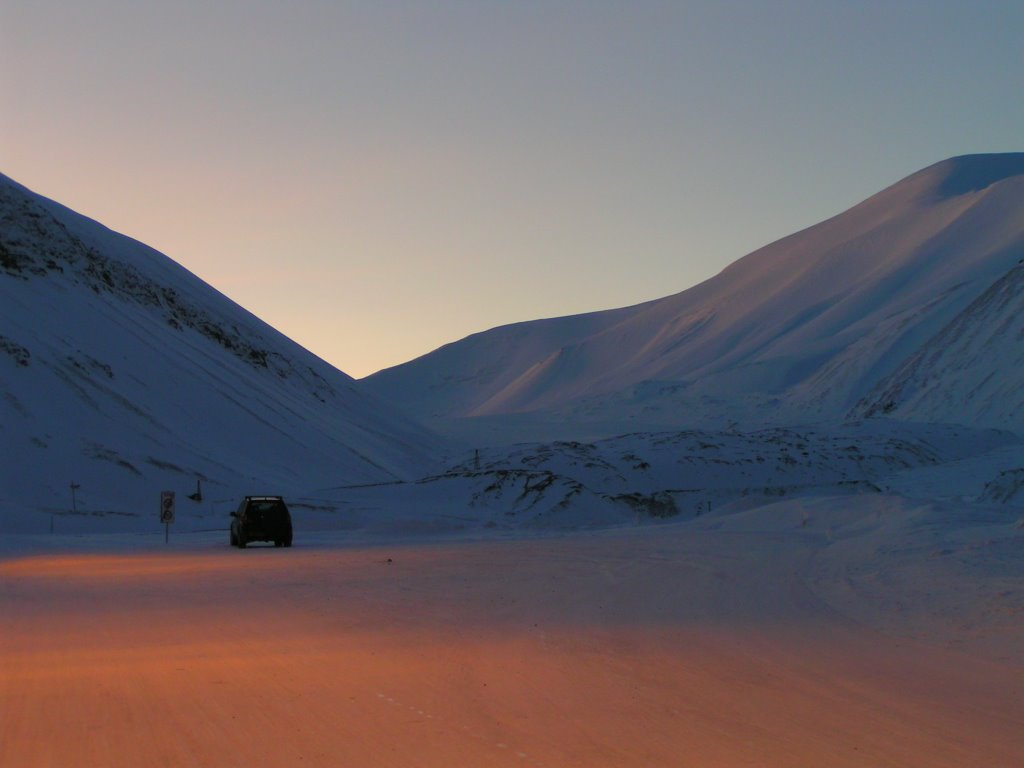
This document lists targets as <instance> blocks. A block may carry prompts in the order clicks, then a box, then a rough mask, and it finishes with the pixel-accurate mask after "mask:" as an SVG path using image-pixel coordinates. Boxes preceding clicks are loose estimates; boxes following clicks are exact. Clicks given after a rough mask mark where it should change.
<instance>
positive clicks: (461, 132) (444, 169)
mask: <svg viewBox="0 0 1024 768" xmlns="http://www.w3.org/2000/svg"><path fill="white" fill-rule="evenodd" d="M1022 40H1024V3H1021V2H1019V0H1013V1H1012V2H985V1H984V0H983V1H982V2H973V3H967V2H943V1H941V0H930V1H927V2H926V1H924V0H921V1H915V2H899V1H896V2H874V1H872V0H868V1H867V2H856V3H854V2H827V1H822V0H802V1H797V0H779V1H778V2H729V1H728V0H726V1H724V2H711V1H710V0H708V1H707V2H642V1H637V2H600V1H599V0H586V1H583V0H576V1H569V2H528V1H524V2H512V1H505V2H498V1H497V0H491V1H489V2H488V1H483V0H481V1H480V2H450V1H446V0H440V1H434V2H429V3H425V2H388V1H387V0H382V1H381V2H365V3H349V2H337V1H331V2H328V1H327V0H322V1H318V2H314V1H310V0H297V1H296V2H289V3H284V2H259V1H258V0H247V1H246V2H238V1H234V0H230V1H228V2H213V3H210V2H208V1H207V0H204V1H203V2H197V1H196V0H179V1H178V2H174V3H170V2H160V3H153V2H145V0H143V1H141V2H140V1H134V2H128V1H127V0H109V1H107V2H101V1H100V0H96V1H95V2H93V1H89V2H74V1H72V2H68V0H62V1H61V2H53V1H52V0H31V1H28V0H3V2H2V4H0V171H2V172H3V173H6V174H7V175H9V176H11V177H12V178H14V179H15V180H17V181H19V182H21V183H22V184H25V185H26V186H28V187H30V188H32V189H34V190H35V191H37V192H39V193H41V194H44V195H46V196H48V197H52V198H54V199H56V200H58V201H60V202H62V203H64V204H65V205H68V206H70V207H72V208H74V209H76V210H78V211H80V212H82V213H84V214H86V215H88V216H91V217H93V218H95V219H98V220H99V221H101V222H103V223H104V224H106V225H108V226H110V227H112V228H113V229H116V230H118V231H121V232H124V233H125V234H128V235H131V236H132V237H135V238H138V239H139V240H142V241H143V242H145V243H147V244H149V245H152V246H153V247H155V248H157V249H159V250H161V251H163V252H164V253H166V254H167V255H169V256H170V257H171V258H173V259H175V260H176V261H178V262H180V263H182V264H184V265H185V266H186V267H188V268H189V269H190V270H192V271H193V272H195V273H196V274H198V275H199V276H200V277H202V278H203V279H205V280H207V281H208V282H210V283H211V284H213V285H214V286H215V287H217V288H218V289H220V290H221V291H223V292H224V293H226V294H227V295H228V296H230V297H231V298H233V299H235V300H236V301H238V302H239V303H241V304H242V305H243V306H245V307H247V308H248V309H250V310H252V311H253V312H254V313H256V314H257V315H259V316H260V317H262V318H263V319H264V320H266V321H267V322H269V323H271V324H272V325H274V326H276V327H277V328H279V329H280V330H281V331H283V332H284V333H286V334H288V335H289V336H291V337H292V338H294V339H295V340H297V341H298V342H300V343H301V344H303V345H304V346H306V347H308V348H310V349H311V350H313V351H314V352H316V353H317V354H319V355H320V356H322V357H324V358H325V359H327V360H328V361H330V362H332V363H333V364H335V365H337V366H338V367H339V368H341V369H342V370H344V371H346V372H348V373H350V374H352V375H355V376H361V375H365V374H368V373H371V372H372V371H374V370H377V369H378V368H381V367H384V366H388V365H393V364H396V363H400V362H404V361H405V360H408V359H410V358H412V357H415V356H417V355H419V354H422V353H425V352H427V351H429V350H431V349H433V348H434V347H436V346H438V345H440V344H443V343H445V342H448V341H453V340H455V339H458V338H461V337H462V336H465V335H467V334H469V333H472V332H475V331H480V330H485V329H487V328H490V327H493V326H495V325H500V324H503V323H508V322H514V321H519V320H528V319H534V318H538V317H548V316H554V315H562V314H569V313H575V312H583V311H589V310H598V309H607V308H611V307H618V306H624V305H628V304H633V303H637V302H640V301H645V300H648V299H654V298H658V297H661V296H664V295H667V294H670V293H675V292H677V291H680V290H683V289H685V288H687V287H689V286H691V285H694V284H695V283H697V282H699V281H701V280H703V279H705V278H707V277H710V276H711V275H713V274H714V273H716V272H718V271H719V270H721V269H722V268H723V267H725V266H726V265H727V264H729V263H730V262H732V261H734V260H735V259H737V258H739V257H740V256H742V255H744V254H745V253H747V252H749V251H751V250H753V249H754V248H756V247H759V246H761V245H764V244H766V243H768V242H769V241H771V240H774V239H777V238H778V237H781V236H784V235H787V234H790V233H791V232H793V231H795V230H797V229H800V228H803V227H805V226H808V225H810V224H813V223H815V222H817V221H819V220H821V219H823V218H825V217H828V216H831V215H833V214H836V213H839V212H840V211H842V210H843V209H845V208H847V207H849V206H850V205H852V204H854V203H856V202H858V201H859V200H860V199H862V198H864V197H866V196H868V195H870V194H872V193H874V192H876V191H878V190H879V189H881V188H882V187H883V186H885V185H887V184H890V183H892V182H894V181H896V180H898V179H899V178H901V177H903V176H906V175H907V174H909V173H911V172H913V171H915V170H918V169H919V168H921V167H923V166H925V165H928V164H930V163H933V162H936V161H938V160H941V159H944V158H946V157H949V156H952V155H958V154H965V153H971V152H995V151H1021V150H1024V98H1022V95H1021V94H1022V86H1024V46H1022V45H1021V41H1022Z"/></svg>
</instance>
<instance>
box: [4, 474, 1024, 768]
mask: <svg viewBox="0 0 1024 768" xmlns="http://www.w3.org/2000/svg"><path fill="white" fill-rule="evenodd" d="M0 616H3V620H4V624H3V626H4V631H3V632H2V633H0V659H2V660H3V664H2V665H0V765H3V766H8V765H10V766H44V765H45V766H70V765H104V766H117V765H124V766H158V765H159V766H163V765H168V766H181V765H192V766H255V765H259V766H297V765H306V766H332V767H333V766H342V765H345V766H453V765H464V766H487V765H495V766H502V765H509V766H552V767H553V766H730V767H733V766H785V767H786V768H791V767H794V766H814V767H815V768H818V767H820V766H928V767H929V768H935V767H936V766H940V767H941V766H957V767H958V768H961V767H962V766H973V765H978V766H1006V767H1007V768H1009V767H1010V766H1019V765H1021V764H1022V758H1024V529H1022V528H1021V526H1020V524H1019V521H1018V515H1017V514H1016V513H1014V512H1013V511H1010V510H1009V508H1007V507H999V506H992V507H979V506H976V505H969V504H963V503H960V504H958V503H954V502H941V503H940V502H924V501H916V500H912V499H908V498H907V497H906V496H896V495H889V494H884V493H882V494H862V495H847V496H834V497H825V496H817V497H810V496H808V497H804V498H800V499H791V500H782V501H778V502H776V503H774V504H770V505H767V506H756V507H751V508H744V507H743V506H742V504H739V503H737V504H734V505H733V506H732V507H731V508H729V509H724V508H723V509H722V510H718V511H716V512H713V513H712V514H711V515H705V516H702V517H699V518H693V519H688V520H685V521H681V522H672V523H667V524H661V525H648V526H643V527H626V528H618V529H614V530H606V531H596V532H573V533H563V534H551V533H548V534H544V535H537V536H529V535H526V534H524V533H522V532H518V533H515V534H504V535H493V536H492V537H491V538H484V537H481V536H480V534H479V532H477V533H475V534H471V535H466V534H462V538H455V537H451V536H449V538H437V537H433V538H431V537H424V536H412V535H409V536H406V537H405V539H404V541H401V542H397V541H395V540H394V539H391V540H388V541H384V540H383V539H381V538H374V537H373V536H372V535H370V534H369V533H367V532H366V531H355V532H350V533H344V532H335V533H329V532H323V533H319V534H313V533H307V534H306V535H303V534H302V533H300V534H299V535H298V536H297V539H296V546H295V547H294V548H292V549H291V550H287V549H274V548H272V547H269V548H260V547H252V548H250V549H247V550H244V551H240V550H232V549H229V548H228V547H227V546H226V542H225V540H224V536H223V535H222V533H221V532H213V533H198V534H189V535H176V536H173V537H172V539H171V543H170V544H169V545H166V546H165V545H164V543H163V540H162V537H160V536H153V535H150V536H140V535H127V534H125V535H120V536H86V537H61V536H55V537H48V536H38V537H7V538H6V539H5V542H4V545H3V548H2V551H0Z"/></svg>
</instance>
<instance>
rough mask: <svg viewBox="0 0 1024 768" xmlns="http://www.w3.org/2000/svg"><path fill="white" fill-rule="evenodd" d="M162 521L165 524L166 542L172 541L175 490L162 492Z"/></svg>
mask: <svg viewBox="0 0 1024 768" xmlns="http://www.w3.org/2000/svg"><path fill="white" fill-rule="evenodd" d="M160 522H161V523H163V524H164V544H166V543H167V542H168V541H170V537H171V523H173V522H174V491H161V492H160Z"/></svg>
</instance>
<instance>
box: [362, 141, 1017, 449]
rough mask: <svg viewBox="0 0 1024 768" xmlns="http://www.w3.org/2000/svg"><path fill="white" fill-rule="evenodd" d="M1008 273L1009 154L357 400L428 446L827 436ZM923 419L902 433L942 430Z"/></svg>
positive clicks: (920, 181)
mask: <svg viewBox="0 0 1024 768" xmlns="http://www.w3.org/2000/svg"><path fill="white" fill-rule="evenodd" d="M1022 257H1024V153H1013V154H998V155H969V156H964V157H957V158H953V159H950V160H946V161H944V162H941V163H938V164H936V165H933V166H930V167H929V168H926V169H924V170H922V171H919V172H917V173H915V174H913V175H911V176H909V177H907V178H906V179H903V180H902V181H900V182H898V183H896V184H894V185H893V186H891V187H889V188H887V189H885V190H883V191H882V192H880V193H878V194H876V195H874V196H873V197H871V198H869V199H867V200H865V201H864V202H862V203H860V204H859V205H857V206H855V207H853V208H851V209H850V210H848V211H846V212H845V213H842V214H840V215H838V216H836V217H834V218H831V219H828V220H827V221H824V222H822V223H820V224H817V225H815V226H813V227H810V228H809V229H806V230H804V231H801V232H798V233H796V234H794V235H791V236H789V237H787V238H784V239H782V240H779V241H777V242H775V243H772V244H771V245H768V246H766V247H764V248H761V249H760V250H758V251H755V252H754V253H752V254H750V255H748V256H746V257H744V258H742V259H740V260H739V261H737V262H735V263H734V264H732V265H731V266H729V267H728V268H727V269H725V270H724V271H722V272H721V273H720V274H718V275H717V276H715V277H713V278H711V279H710V280H707V281H706V282H704V283H701V284H700V285H697V286H695V287H693V288H690V289H689V290H686V291H683V292H682V293H678V294H675V295H673V296H668V297H666V298H664V299H660V300H657V301H652V302H648V303H646V304H641V305H638V306H634V307H628V308H624V309H617V310H611V311H607V312H596V313H591V314H587V315H577V316H572V317H563V318H555V319H548V320H538V321H533V322H525V323H519V324H515V325H510V326H505V327H502V328H497V329H494V330H491V331H487V332H484V333H479V334H475V335H473V336H470V337H468V338H466V339H463V340H462V341H458V342H455V343H453V344H449V345H447V346H444V347H442V348H440V349H438V350H435V351H434V352H431V353H429V354H427V355H424V356H423V357H420V358H418V359H416V360H413V361H411V362H409V363H406V364H404V365H400V366H397V367H395V368H391V369H388V370H385V371H381V372H379V373H377V374H374V375H373V376H370V377H368V378H367V379H364V380H363V381H362V382H361V384H362V386H364V387H365V388H366V389H367V390H368V391H370V392H372V393H374V394H376V395H379V396H380V397H382V398H383V399H386V400H390V401H392V402H395V403H397V404H399V405H401V406H402V407H404V408H405V409H406V410H407V411H408V412H410V413H412V414H413V415H415V416H418V417H420V418H422V419H425V420H427V421H428V423H433V424H435V425H437V426H438V427H439V428H443V429H449V430H452V431H459V430H460V429H462V430H463V431H464V432H469V433H472V432H473V429H474V428H475V427H474V426H472V425H471V426H468V427H467V424H469V423H470V422H475V423H476V425H477V426H479V425H487V424H499V426H500V428H499V432H500V429H504V428H505V426H506V425H507V424H508V423H509V417H510V416H511V417H513V418H512V421H513V422H516V421H517V422H518V424H519V425H520V426H522V425H526V426H525V427H524V429H523V431H522V432H521V434H520V436H521V437H526V436H533V435H532V434H531V432H536V433H537V434H536V436H537V437H540V438H550V437H564V436H572V435H571V434H568V435H560V434H557V433H556V434H552V433H551V432H550V431H548V432H545V429H548V430H550V425H552V424H557V425H563V426H560V427H558V428H561V429H564V430H566V431H567V432H571V431H573V430H576V431H577V432H578V433H580V434H583V433H586V431H587V430H586V429H585V428H584V426H585V425H587V424H590V425H591V426H592V429H591V430H590V433H589V435H587V436H590V437H593V436H595V433H596V434H602V433H603V434H614V433H616V432H623V431H627V430H629V429H653V428H658V427H662V428H665V427H678V426H681V425H693V424H718V425H722V424H727V423H730V422H740V423H783V424H784V423H799V422H806V421H819V420H834V419H841V418H843V417H845V416H847V415H848V414H849V413H850V412H851V409H853V408H854V407H855V406H856V405H857V404H858V403H859V402H860V401H861V400H862V399H864V398H865V397H866V396H868V395H869V393H871V392H872V391H873V390H874V389H875V388H876V387H877V386H878V385H879V383H880V382H881V381H882V380H883V379H885V378H886V377H887V376H889V375H891V374H893V373H894V372H895V371H896V370H897V369H898V368H900V367H901V366H902V365H903V364H904V362H905V361H907V360H908V358H911V357H912V356H913V355H915V354H916V353H917V352H918V351H919V350H920V349H921V348H922V346H923V345H925V344H927V343H928V342H929V341H930V340H932V339H933V338H934V337H936V334H938V333H939V332H940V331H942V329H943V328H945V327H946V326H947V325H948V324H949V323H950V322H952V320H953V319H954V318H956V317H957V316H958V315H960V313H961V312H964V311H965V310H966V309H967V308H968V307H969V306H971V304H972V302H974V301H975V300H977V299H978V298H979V297H980V296H981V295H982V294H984V293H985V292H986V291H988V290H989V289H990V288H994V287H995V284H997V283H998V282H999V281H1001V280H1004V278H1006V277H1007V275H1008V273H1009V272H1010V271H1011V270H1012V269H1014V268H1015V267H1016V265H1017V263H1018V261H1019V260H1020V259H1021V258H1022ZM993 360H994V358H993ZM951 364H952V363H951ZM993 386H995V385H993ZM995 396H996V395H995V394H993V397H995ZM929 402H930V401H929ZM930 407H931V406H930V405H929V404H928V403H926V402H925V401H923V400H921V401H920V405H919V407H918V406H915V409H914V410H913V411H911V409H910V408H909V406H908V408H907V410H906V415H907V416H908V417H913V418H917V419H923V420H931V419H932V418H933V417H935V416H941V417H943V418H946V419H948V418H949V417H950V415H951V414H950V410H949V408H943V409H940V410H941V413H938V412H936V413H932V412H931V411H930V410H929V408H930ZM1011 411H1012V409H1010V410H1008V409H1005V408H1003V409H1001V410H1000V411H999V412H1000V414H1002V415H1008V414H1011ZM1014 418H1015V419H1016V420H1015V421H1014V422H1013V424H1011V426H1014V427H1024V414H1021V413H1019V412H1017V413H1016V416H1014ZM460 425H461V426H460ZM581 430H582V431H581ZM478 431H479V430H478Z"/></svg>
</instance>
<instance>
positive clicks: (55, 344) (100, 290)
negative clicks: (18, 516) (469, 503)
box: [0, 176, 443, 514]
mask: <svg viewBox="0 0 1024 768" xmlns="http://www.w3.org/2000/svg"><path fill="white" fill-rule="evenodd" d="M0 387H2V399H0V414H2V420H0V433H2V435H3V444H4V456H3V459H4V460H3V478H2V479H3V484H2V488H0V501H2V502H3V508H4V510H5V511H6V510H8V509H10V508H12V507H16V508H22V509H41V508H52V507H56V508H58V509H61V510H64V509H66V508H68V507H69V506H70V504H71V499H70V493H69V484H70V483H72V482H75V483H77V484H79V485H80V486H81V487H80V489H79V491H78V497H77V503H78V504H79V505H80V511H81V510H85V511H94V512H96V511H104V512H111V511H113V512H119V513H125V514H137V513H138V512H139V510H140V505H141V508H142V510H143V511H145V512H149V511H150V509H149V508H150V507H152V508H153V510H154V514H155V509H156V506H155V505H156V502H155V501H154V499H155V498H156V494H157V493H158V492H159V491H160V490H161V489H164V488H166V489H176V490H178V491H179V492H181V493H182V496H184V495H185V494H187V493H191V492H193V491H194V490H195V489H196V484H197V480H198V479H200V478H201V479H203V480H204V481H205V489H204V490H205V491H206V493H207V495H208V496H217V495H220V496H226V497H231V496H233V495H235V494H237V493H238V492H241V491H243V490H244V491H247V492H264V493H265V492H275V491H281V490H285V489H289V488H293V487H296V486H298V487H303V488H308V487H312V486H315V485H316V484H318V483H319V484H339V483H346V482H348V483H352V482H367V481H379V480H388V479H394V478H397V477H408V476H418V475H419V474H421V473H423V472H424V471H427V470H428V469H429V468H431V467H432V466H434V460H435V458H436V456H437V454H438V453H439V452H440V451H441V449H442V447H443V443H442V442H441V440H440V439H439V438H437V437H436V436H434V435H432V434H431V433H429V432H427V431H426V430H425V429H423V428H422V427H420V426H419V425H417V424H415V423H413V422H411V421H409V420H408V419H405V418H404V417H400V416H397V415H395V414H393V413H391V412H390V411H389V409H388V408H387V407H385V406H383V405H381V404H380V403H379V402H378V401H377V400H376V399H375V398H373V397H372V396H370V395H368V394H364V393H361V392H360V391H358V390H357V389H356V388H355V387H354V386H353V382H352V379H351V378H350V377H348V376H346V375H345V374H344V373H341V372H340V371H338V370H336V369H334V368H333V367H331V366H330V365H328V364H327V363H325V362H324V361H322V360H320V359H319V358H317V357H316V356H314V355H313V354H311V353H310V352H308V351H306V350H305V349H303V348H301V347H300V346H299V345H297V344H295V343H294V342H292V341H290V340H289V339H287V338H285V337H284V336H283V335H281V334H280V333H278V332H277V331H275V330H274V329H273V328H271V327H269V326H268V325H266V324H265V323H263V322H261V321H260V320H258V319H257V318H256V317H254V316H253V315H252V314H250V313H249V312H247V311H246V310H244V309H242V308H241V307H239V306H237V305H236V304H234V303H233V302H231V301H230V300H229V299H227V298H226V297H224V296H223V295H221V294H220V293H218V292H217V291H216V290H214V289H212V288H211V287H210V286H208V285H206V284H205V283H203V282H202V281H201V280H199V279H198V278H197V277H195V276H194V275H192V274H191V273H189V272H188V271H187V270H185V269H184V268H182V267H181V266H179V265H178V264H176V263H174V262H173V261H171V260H170V259H168V258H167V257H165V256H163V255H162V254H160V253H157V252H156V251H154V250H152V249H150V248H148V247H146V246H145V245H142V244H141V243H138V242H136V241H134V240H131V239H129V238H127V237H124V236H122V235H119V234H117V233H114V232H111V231H110V230H108V229H106V228H104V227H102V226H101V225H99V224H97V223H96V222H94V221H91V220H89V219H86V218H84V217H82V216H80V215H78V214H76V213H73V212H72V211H69V210H67V209H66V208H63V207H61V206H59V205H57V204H55V203H53V202H51V201H48V200H45V199H44V198H41V197H39V196H37V195H35V194H33V193H31V192H29V191H28V190H26V189H25V188H24V187H21V186H20V185H18V184H16V183H14V182H13V181H11V180H10V179H8V178H6V177H3V176H0ZM185 503H187V502H185ZM147 505H148V506H147Z"/></svg>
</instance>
